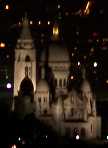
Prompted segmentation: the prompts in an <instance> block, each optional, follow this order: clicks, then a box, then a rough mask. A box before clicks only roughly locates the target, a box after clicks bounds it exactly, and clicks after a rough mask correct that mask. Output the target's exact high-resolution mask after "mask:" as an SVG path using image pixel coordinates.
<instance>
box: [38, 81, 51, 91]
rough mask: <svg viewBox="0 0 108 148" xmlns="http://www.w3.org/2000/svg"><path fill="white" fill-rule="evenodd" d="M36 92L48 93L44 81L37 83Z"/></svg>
mask: <svg viewBox="0 0 108 148" xmlns="http://www.w3.org/2000/svg"><path fill="white" fill-rule="evenodd" d="M37 92H49V86H48V83H47V81H46V80H43V79H42V80H40V81H39V82H38V83H37Z"/></svg>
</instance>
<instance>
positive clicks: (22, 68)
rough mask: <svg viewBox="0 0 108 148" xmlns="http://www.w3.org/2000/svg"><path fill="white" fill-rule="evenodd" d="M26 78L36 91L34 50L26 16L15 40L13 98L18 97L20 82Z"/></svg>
mask: <svg viewBox="0 0 108 148" xmlns="http://www.w3.org/2000/svg"><path fill="white" fill-rule="evenodd" d="M25 77H28V78H29V79H31V81H32V83H33V87H34V91H35V90H36V50H35V48H34V43H33V39H32V36H31V32H30V28H29V21H28V19H27V15H25V17H24V18H23V20H22V31H21V35H20V38H19V39H18V40H17V44H16V49H15V61H14V96H18V92H19V89H20V88H19V87H20V84H21V81H22V80H23V79H24V78H25Z"/></svg>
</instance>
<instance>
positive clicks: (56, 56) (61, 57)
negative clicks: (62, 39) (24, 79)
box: [41, 43, 70, 62]
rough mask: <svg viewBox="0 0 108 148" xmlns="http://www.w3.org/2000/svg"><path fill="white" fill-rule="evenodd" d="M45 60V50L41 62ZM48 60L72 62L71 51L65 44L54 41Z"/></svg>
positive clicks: (50, 47)
mask: <svg viewBox="0 0 108 148" xmlns="http://www.w3.org/2000/svg"><path fill="white" fill-rule="evenodd" d="M44 61H45V51H44V52H43V53H42V56H41V62H44ZM48 62H70V58H69V53H68V50H67V48H66V47H65V46H64V45H60V44H59V43H58V44H57V43H53V44H51V45H50V46H49V50H48Z"/></svg>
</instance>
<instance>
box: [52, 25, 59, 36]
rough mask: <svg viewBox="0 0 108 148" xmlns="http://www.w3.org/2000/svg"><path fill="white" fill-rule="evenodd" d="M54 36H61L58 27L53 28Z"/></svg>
mask: <svg viewBox="0 0 108 148" xmlns="http://www.w3.org/2000/svg"><path fill="white" fill-rule="evenodd" d="M53 35H55V36H58V35H59V28H58V25H55V26H54V27H53Z"/></svg>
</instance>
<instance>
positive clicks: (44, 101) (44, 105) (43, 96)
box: [34, 92, 49, 116]
mask: <svg viewBox="0 0 108 148" xmlns="http://www.w3.org/2000/svg"><path fill="white" fill-rule="evenodd" d="M39 99H40V102H39ZM34 102H35V107H36V116H39V115H43V114H44V111H45V110H47V114H48V113H49V92H36V94H35V97H34Z"/></svg>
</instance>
